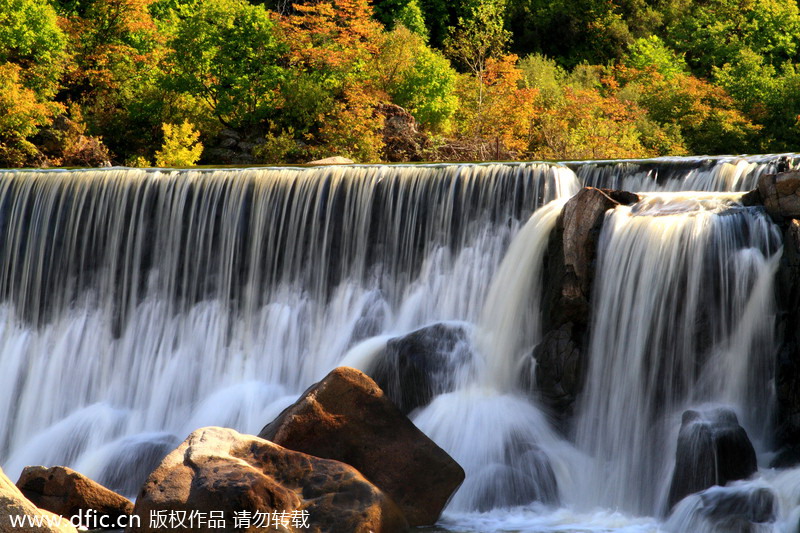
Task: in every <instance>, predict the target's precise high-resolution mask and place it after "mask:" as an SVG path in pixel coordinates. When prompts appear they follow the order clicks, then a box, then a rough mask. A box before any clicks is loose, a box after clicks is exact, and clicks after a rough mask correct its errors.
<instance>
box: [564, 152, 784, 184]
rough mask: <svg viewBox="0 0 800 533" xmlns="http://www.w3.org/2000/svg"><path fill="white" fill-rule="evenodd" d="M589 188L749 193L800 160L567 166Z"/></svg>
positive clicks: (581, 163) (691, 159) (681, 159)
mask: <svg viewBox="0 0 800 533" xmlns="http://www.w3.org/2000/svg"><path fill="white" fill-rule="evenodd" d="M566 165H567V166H569V167H570V168H572V169H573V170H574V171H575V173H576V174H577V176H578V179H580V180H581V183H582V184H583V185H584V186H586V187H605V188H608V189H621V190H626V191H633V192H654V191H661V192H666V191H674V192H676V191H718V192H724V191H750V190H753V189H755V188H756V184H757V183H758V178H759V177H760V176H762V175H764V174H774V173H776V172H783V171H786V170H790V169H793V168H797V167H798V166H799V165H800V156H797V155H781V156H769V155H768V156H745V157H730V156H728V157H708V158H704V159H701V158H696V157H661V158H657V159H646V160H626V161H576V162H572V163H566Z"/></svg>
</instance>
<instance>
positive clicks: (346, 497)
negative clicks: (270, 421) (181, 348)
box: [128, 427, 407, 533]
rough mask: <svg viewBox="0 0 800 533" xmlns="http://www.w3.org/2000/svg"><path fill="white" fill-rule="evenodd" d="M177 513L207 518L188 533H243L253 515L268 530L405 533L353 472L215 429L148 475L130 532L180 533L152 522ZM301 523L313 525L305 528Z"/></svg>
mask: <svg viewBox="0 0 800 533" xmlns="http://www.w3.org/2000/svg"><path fill="white" fill-rule="evenodd" d="M172 511H176V512H184V511H185V512H186V513H187V516H190V515H191V513H195V517H197V516H202V520H204V522H203V524H202V525H198V524H199V522H197V521H196V520H198V519H197V518H196V520H195V522H189V521H188V519H187V525H193V526H195V527H194V529H189V528H188V527H187V528H184V529H183V531H209V532H210V531H244V530H245V529H246V527H242V522H241V517H249V518H250V521H249V522H248V523H249V524H250V525H251V526H257V525H259V524H263V523H264V522H263V517H264V516H267V517H268V518H267V519H266V520H267V523H266V526H267V527H266V529H264V530H266V531H289V532H294V531H298V532H299V531H304V532H306V531H308V532H317V533H321V532H326V533H368V532H374V533H395V532H401V531H405V530H406V529H407V523H406V520H405V519H404V518H403V516H402V513H401V512H400V510H399V509H398V508H397V506H396V505H395V504H394V502H393V501H392V500H391V499H390V498H389V497H388V496H387V495H386V494H384V493H383V492H381V490H380V489H378V488H376V487H375V486H374V485H372V484H371V483H370V482H369V481H367V480H366V479H365V478H364V477H363V476H362V475H361V474H360V473H359V472H358V471H357V470H356V469H355V468H353V467H351V466H348V465H345V464H342V463H340V462H338V461H332V460H328V459H320V458H317V457H312V456H310V455H306V454H303V453H299V452H296V451H292V450H287V449H285V448H282V447H281V446H278V445H277V444H274V443H271V442H267V441H265V440H262V439H260V438H258V437H253V436H250V435H241V434H239V433H237V432H236V431H234V430H232V429H223V428H213V427H212V428H203V429H199V430H197V431H195V432H194V433H192V434H191V435H189V438H187V439H186V441H184V442H183V444H181V445H180V446H179V447H178V448H177V449H176V450H174V451H173V452H172V453H170V454H169V455H168V456H167V457H166V458H165V459H164V461H163V462H162V463H161V465H160V466H159V467H158V468H157V469H156V470H155V471H154V472H153V473H152V474H151V475H150V477H149V478H148V479H147V482H146V483H145V484H144V486H143V487H142V489H141V491H140V492H139V496H138V498H137V500H136V507H135V509H134V514H136V515H138V516H139V517H141V525H140V527H137V528H131V529H129V530H128V531H129V533H151V532H153V533H154V532H166V531H175V529H174V528H172V527H170V526H169V524H167V525H165V526H163V527H161V525H160V524H159V523H158V522H156V523H153V521H152V520H151V517H152V516H158V515H159V513H170V512H172ZM274 512H277V515H276V514H273V513H274ZM198 513H201V514H200V515H198ZM212 513H213V514H212ZM237 517H238V520H237ZM259 517H261V518H259ZM273 517H277V518H276V519H275V520H277V522H278V523H279V524H281V525H282V526H283V528H279V527H273V528H270V526H271V525H275V524H274V522H272V520H274V519H273ZM211 520H214V521H215V522H214V524H213V526H212V525H210V524H209V521H211ZM253 521H257V522H253ZM303 521H305V522H306V524H307V526H308V527H302V526H301V524H302V523H303ZM155 526H159V527H155ZM220 526H221V527H220ZM178 530H180V529H178ZM253 530H255V528H254V529H253ZM261 530H262V529H259V531H261ZM248 531H249V529H248Z"/></svg>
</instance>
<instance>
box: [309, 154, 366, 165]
mask: <svg viewBox="0 0 800 533" xmlns="http://www.w3.org/2000/svg"><path fill="white" fill-rule="evenodd" d="M354 163H355V161H353V160H352V159H347V158H346V157H340V156H338V155H337V156H335V157H326V158H325V159H317V160H316V161H309V162H308V163H306V164H307V165H352V164H354Z"/></svg>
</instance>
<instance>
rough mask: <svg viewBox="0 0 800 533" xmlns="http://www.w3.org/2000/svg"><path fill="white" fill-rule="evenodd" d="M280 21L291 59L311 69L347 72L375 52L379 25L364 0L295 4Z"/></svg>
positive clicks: (379, 29) (378, 41)
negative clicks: (293, 10) (289, 47)
mask: <svg viewBox="0 0 800 533" xmlns="http://www.w3.org/2000/svg"><path fill="white" fill-rule="evenodd" d="M295 9H296V10H297V11H298V13H297V14H293V15H289V16H286V17H283V18H281V27H282V28H283V30H284V32H285V35H286V40H287V43H289V45H290V46H291V53H290V57H291V60H292V62H294V63H295V64H299V65H303V66H305V67H306V68H311V69H321V68H327V69H349V68H353V67H355V66H357V65H358V63H359V62H363V61H366V60H367V59H369V58H370V57H371V56H373V55H374V54H376V53H377V52H378V47H379V43H380V40H381V39H380V38H381V25H380V23H378V22H376V21H375V20H373V18H372V8H371V7H370V6H369V4H368V3H367V1H366V0H335V1H333V2H320V3H317V4H297V5H296V6H295Z"/></svg>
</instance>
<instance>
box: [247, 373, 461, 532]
mask: <svg viewBox="0 0 800 533" xmlns="http://www.w3.org/2000/svg"><path fill="white" fill-rule="evenodd" d="M259 437H261V438H264V439H267V440H270V441H272V442H275V443H276V444H279V445H281V446H284V447H286V448H289V449H292V450H297V451H299V452H303V453H307V454H310V455H314V456H316V457H324V458H326V459H334V460H337V461H341V462H343V463H346V464H349V465H352V466H354V467H355V468H357V469H358V470H359V472H361V473H362V474H364V476H365V477H366V478H367V479H368V480H370V481H371V482H372V483H373V484H375V485H376V486H377V487H378V488H380V489H381V490H383V491H384V492H385V493H386V494H388V495H389V496H390V497H391V498H392V499H393V500H394V501H395V502H396V503H397V504H398V506H399V507H400V509H401V510H402V511H403V513H404V515H405V516H406V518H407V519H408V522H409V524H410V525H412V526H422V525H431V524H434V523H435V522H436V520H437V519H438V518H439V515H440V514H441V512H442V509H443V508H444V507H445V505H446V504H447V502H448V500H449V499H450V497H451V496H452V495H453V493H454V492H455V491H456V489H457V488H458V487H459V485H461V483H462V482H463V480H464V470H463V469H462V468H461V467H460V466H459V465H458V464H457V463H456V462H455V461H454V460H453V459H452V458H451V457H450V456H449V455H447V453H445V452H444V450H442V449H441V448H439V447H438V446H437V445H436V444H435V443H434V442H433V441H432V440H430V439H429V438H428V437H427V436H425V434H423V433H422V432H421V431H420V430H419V429H417V427H416V426H415V425H414V424H413V423H412V422H411V421H410V420H409V419H408V418H407V417H406V416H405V415H403V413H402V412H400V410H399V409H398V408H397V406H395V405H394V403H392V402H391V400H389V398H387V397H386V395H384V393H383V391H382V390H381V389H380V388H379V387H378V386H377V385H376V384H375V382H374V381H372V380H371V379H370V378H369V377H368V376H367V375H366V374H364V373H362V372H360V371H358V370H355V369H353V368H347V367H340V368H337V369H334V370H333V371H332V372H331V373H330V374H328V375H327V376H326V377H325V378H324V379H323V380H322V381H320V382H319V383H317V384H315V385H313V386H312V387H311V388H309V389H308V390H307V391H306V392H305V393H303V395H302V396H301V397H300V399H299V400H298V401H297V402H296V403H294V404H293V405H291V406H289V407H288V408H287V409H286V410H285V411H283V413H281V414H280V415H279V416H278V418H277V419H275V420H274V421H273V422H271V423H270V424H268V425H267V426H266V427H264V429H262V430H261V433H260V434H259Z"/></svg>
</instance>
